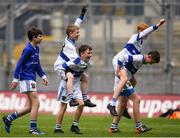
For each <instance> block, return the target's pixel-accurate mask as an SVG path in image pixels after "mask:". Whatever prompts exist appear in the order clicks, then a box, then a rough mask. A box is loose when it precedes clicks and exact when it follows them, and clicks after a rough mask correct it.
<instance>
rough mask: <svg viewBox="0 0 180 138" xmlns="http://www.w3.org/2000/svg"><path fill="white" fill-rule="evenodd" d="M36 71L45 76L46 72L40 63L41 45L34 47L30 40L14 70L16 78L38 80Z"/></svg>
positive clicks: (16, 79)
mask: <svg viewBox="0 0 180 138" xmlns="http://www.w3.org/2000/svg"><path fill="white" fill-rule="evenodd" d="M36 73H37V74H38V75H39V76H40V77H45V72H44V71H43V69H42V67H41V65H40V60H39V47H37V46H36V47H33V46H32V45H31V43H30V42H29V43H27V44H26V47H25V48H24V50H23V52H22V54H21V57H20V59H19V61H18V63H17V65H16V68H15V70H14V80H15V81H18V80H19V79H20V80H33V81H36Z"/></svg>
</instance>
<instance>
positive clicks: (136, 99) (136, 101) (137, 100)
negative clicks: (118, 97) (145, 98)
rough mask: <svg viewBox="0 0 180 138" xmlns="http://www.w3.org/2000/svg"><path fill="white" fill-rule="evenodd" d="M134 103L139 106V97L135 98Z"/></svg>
mask: <svg viewBox="0 0 180 138" xmlns="http://www.w3.org/2000/svg"><path fill="white" fill-rule="evenodd" d="M134 101H135V103H136V104H140V102H141V99H140V98H139V96H136V98H135V100H134Z"/></svg>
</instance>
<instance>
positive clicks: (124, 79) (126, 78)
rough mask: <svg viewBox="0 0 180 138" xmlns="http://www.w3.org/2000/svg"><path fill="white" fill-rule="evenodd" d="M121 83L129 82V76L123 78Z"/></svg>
mask: <svg viewBox="0 0 180 138" xmlns="http://www.w3.org/2000/svg"><path fill="white" fill-rule="evenodd" d="M121 81H122V82H123V83H124V84H126V83H127V82H128V77H127V76H124V77H122V78H121Z"/></svg>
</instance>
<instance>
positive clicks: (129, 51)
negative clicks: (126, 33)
mask: <svg viewBox="0 0 180 138" xmlns="http://www.w3.org/2000/svg"><path fill="white" fill-rule="evenodd" d="M164 23H165V19H161V20H160V21H159V23H158V24H156V25H153V26H150V27H148V25H147V24H145V23H140V24H139V25H138V26H137V31H138V33H137V34H134V35H133V36H132V37H131V38H130V39H129V41H128V42H127V44H126V45H125V47H124V48H123V49H122V50H121V51H120V52H119V53H118V54H117V55H116V56H115V57H114V59H113V61H114V60H117V59H118V58H119V57H122V56H123V55H137V54H140V53H141V49H142V44H143V40H144V39H146V38H147V37H148V35H149V34H151V33H152V32H153V31H154V30H156V29H158V27H160V26H161V25H162V24H164ZM129 68H130V67H129ZM116 74H117V73H116V72H115V75H116ZM120 74H121V81H119V83H118V84H117V86H116V88H115V89H114V92H113V97H112V100H111V102H110V104H109V105H108V110H110V113H111V115H113V116H117V115H118V114H117V112H116V110H115V108H116V100H117V97H118V95H119V93H120V92H121V91H122V89H123V87H124V86H125V84H126V83H127V81H128V77H127V73H126V70H125V69H121V70H120Z"/></svg>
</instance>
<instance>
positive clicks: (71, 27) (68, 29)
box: [66, 24, 79, 36]
mask: <svg viewBox="0 0 180 138" xmlns="http://www.w3.org/2000/svg"><path fill="white" fill-rule="evenodd" d="M78 29H79V27H78V26H77V25H74V24H71V25H68V26H67V28H66V34H67V36H69V34H70V33H71V32H74V31H75V30H78Z"/></svg>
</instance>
